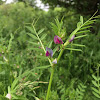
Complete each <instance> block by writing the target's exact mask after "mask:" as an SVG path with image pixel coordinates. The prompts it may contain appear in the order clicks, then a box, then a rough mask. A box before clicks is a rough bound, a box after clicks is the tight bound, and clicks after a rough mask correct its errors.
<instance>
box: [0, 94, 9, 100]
mask: <svg viewBox="0 0 100 100" xmlns="http://www.w3.org/2000/svg"><path fill="white" fill-rule="evenodd" d="M0 100H9V99H8V98H6V97H4V96H2V95H0Z"/></svg>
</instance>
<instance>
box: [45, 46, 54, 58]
mask: <svg viewBox="0 0 100 100" xmlns="http://www.w3.org/2000/svg"><path fill="white" fill-rule="evenodd" d="M46 56H50V57H52V56H53V51H52V49H50V48H48V47H46Z"/></svg>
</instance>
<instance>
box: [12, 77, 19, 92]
mask: <svg viewBox="0 0 100 100" xmlns="http://www.w3.org/2000/svg"><path fill="white" fill-rule="evenodd" d="M17 83H18V78H16V79H15V80H14V81H13V83H12V84H11V89H12V90H13V89H14V88H15V86H16V85H17Z"/></svg>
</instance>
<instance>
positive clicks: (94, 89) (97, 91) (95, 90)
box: [91, 87, 100, 94]
mask: <svg viewBox="0 0 100 100" xmlns="http://www.w3.org/2000/svg"><path fill="white" fill-rule="evenodd" d="M91 88H92V90H93V91H94V92H96V93H97V94H100V92H99V90H97V89H96V88H94V87H91Z"/></svg>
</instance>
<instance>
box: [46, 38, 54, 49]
mask: <svg viewBox="0 0 100 100" xmlns="http://www.w3.org/2000/svg"><path fill="white" fill-rule="evenodd" d="M52 43H53V40H52V41H50V43H49V46H47V47H48V48H51V46H52Z"/></svg>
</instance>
